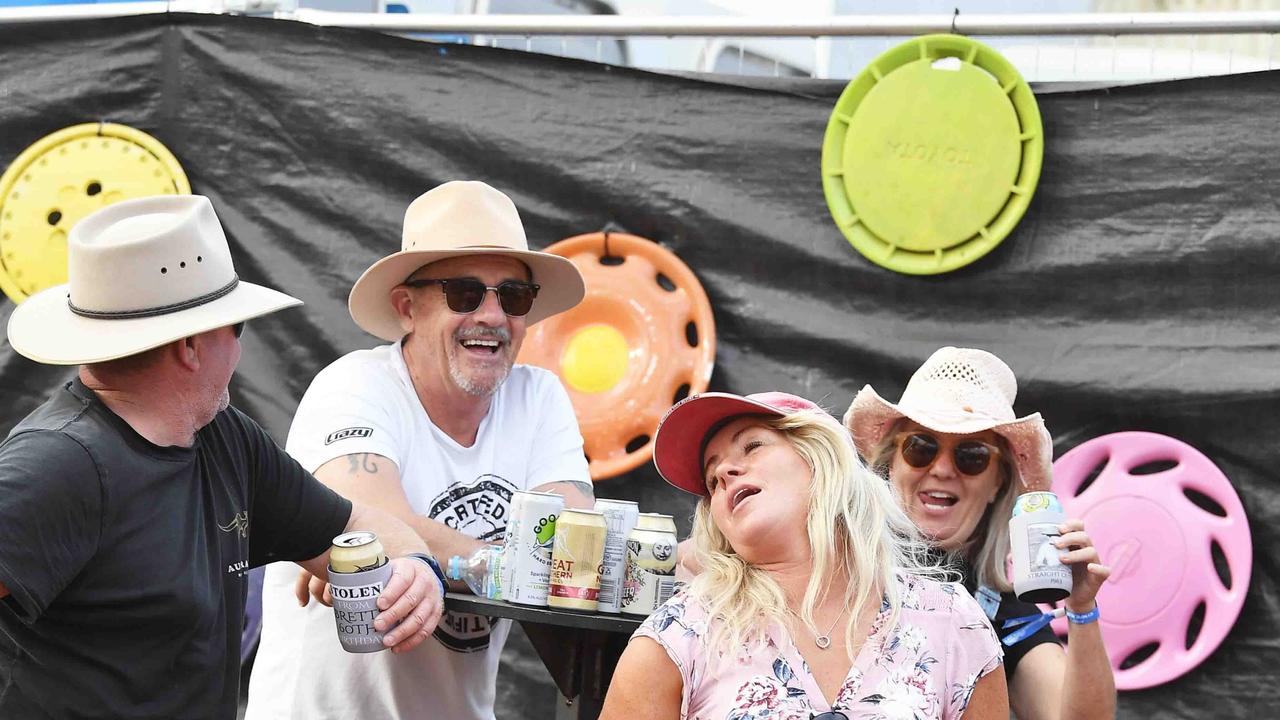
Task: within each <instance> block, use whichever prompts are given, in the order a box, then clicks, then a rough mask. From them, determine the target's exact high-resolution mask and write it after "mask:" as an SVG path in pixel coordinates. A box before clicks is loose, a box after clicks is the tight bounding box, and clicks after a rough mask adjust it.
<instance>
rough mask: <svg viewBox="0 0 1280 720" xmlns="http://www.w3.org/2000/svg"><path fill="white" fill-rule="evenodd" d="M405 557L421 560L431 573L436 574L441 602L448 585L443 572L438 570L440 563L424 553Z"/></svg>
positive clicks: (447, 590) (410, 554)
mask: <svg viewBox="0 0 1280 720" xmlns="http://www.w3.org/2000/svg"><path fill="white" fill-rule="evenodd" d="M405 557H408V558H413V559H414V560H421V561H422V562H424V563H426V564H427V567H429V568H431V572H433V573H435V574H436V580H439V581H440V598H441V599H442V600H443V599H444V596H445V594H446V593H448V592H449V583H448V582H446V581H445V579H444V571H443V570H441V569H440V563H438V562H436V559H435V558H433V557H431V556H430V555H428V554H426V553H409V554H408V555H405Z"/></svg>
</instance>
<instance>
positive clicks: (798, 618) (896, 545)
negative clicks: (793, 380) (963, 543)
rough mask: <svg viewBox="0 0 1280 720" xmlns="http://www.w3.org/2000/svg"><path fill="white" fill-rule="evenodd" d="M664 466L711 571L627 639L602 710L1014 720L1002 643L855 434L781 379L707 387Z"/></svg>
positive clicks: (664, 439) (668, 448) (673, 434)
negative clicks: (754, 389)
mask: <svg viewBox="0 0 1280 720" xmlns="http://www.w3.org/2000/svg"><path fill="white" fill-rule="evenodd" d="M654 463H655V464H656V465H657V467H658V472H659V473H661V474H662V476H663V478H664V479H666V481H667V482H668V483H671V484H672V485H674V486H676V487H677V488H680V489H681V490H685V491H686V492H690V493H693V494H695V495H698V496H699V497H700V498H701V499H700V501H699V502H698V506H697V511H696V514H695V516H694V525H693V538H694V539H693V547H694V552H695V553H696V556H697V557H696V559H697V561H698V563H697V564H698V565H699V566H700V567H701V568H702V572H701V573H700V574H699V575H698V576H697V578H695V579H694V580H693V582H692V583H691V585H690V586H689V589H688V590H687V591H685V592H682V593H679V594H677V595H676V596H675V597H673V598H671V599H670V600H669V601H668V602H667V603H665V604H664V605H662V606H661V607H660V608H658V610H656V611H655V612H654V613H653V614H652V615H650V617H649V619H648V620H646V621H645V623H644V624H643V625H642V626H641V627H640V629H639V630H638V631H637V632H636V634H635V636H634V637H633V638H632V640H631V643H630V645H629V646H628V647H627V650H626V651H625V652H624V653H623V655H622V658H621V660H620V662H619V663H618V667H617V670H616V672H615V674H614V677H613V683H612V684H611V686H610V688H609V695H608V697H607V698H606V699H605V706H604V711H603V714H602V717H603V718H607V719H608V720H620V719H622V718H632V717H649V718H677V717H678V718H682V719H683V718H692V717H699V718H715V719H716V720H722V719H723V720H733V719H747V718H766V717H768V718H783V719H786V718H797V719H802V720H809V719H810V718H813V717H818V718H822V719H823V720H843V719H846V718H862V717H866V718H871V717H908V718H960V717H964V718H970V719H972V718H999V719H1000V720H1004V718H1007V717H1008V712H1009V711H1008V707H1009V706H1008V699H1007V697H1006V694H1005V681H1004V674H1003V673H1001V672H993V671H995V670H997V668H998V667H999V665H1000V648H999V644H998V643H997V641H996V638H995V635H994V633H992V631H991V628H990V625H989V624H988V622H987V620H986V618H985V617H983V615H982V610H981V609H980V608H979V607H978V605H977V603H975V602H974V601H973V598H972V597H970V596H969V595H968V594H967V593H965V592H963V591H962V590H960V589H959V588H958V586H956V585H954V584H951V583H944V582H939V581H938V580H936V579H934V578H933V577H931V576H932V575H936V574H937V571H936V569H935V570H930V569H927V568H923V567H920V566H918V565H917V563H916V561H915V559H914V558H915V557H916V556H917V554H918V552H917V551H918V550H920V549H921V546H920V545H919V544H916V543H913V542H912V541H911V540H909V538H912V537H915V536H916V535H915V531H914V528H913V527H912V526H911V523H910V520H909V519H908V518H907V516H906V514H905V513H903V512H902V510H901V509H899V508H898V507H897V505H896V504H895V503H894V501H893V497H892V494H891V493H890V492H889V489H888V488H887V487H886V486H885V484H884V483H883V482H882V481H881V480H880V479H879V478H877V477H876V476H875V475H874V474H872V473H871V472H869V471H868V470H867V468H866V467H865V466H863V464H862V463H861V462H860V461H859V460H858V457H857V454H856V453H855V451H854V448H853V445H852V443H851V442H850V441H849V437H848V434H847V433H846V432H845V431H844V429H843V428H842V427H840V424H839V423H838V422H837V421H836V420H835V419H834V418H832V417H831V416H830V415H828V414H827V413H826V412H824V411H822V410H821V409H820V408H818V407H817V406H816V405H814V404H813V403H811V402H809V401H808V400H805V399H803V398H799V397H796V396H794V395H788V394H786V393H778V392H771V393H761V394H757V395H749V396H746V397H740V396H737V395H729V394H724V393H705V394H703V395H699V396H696V397H693V398H690V399H688V400H685V401H683V402H681V403H680V404H677V405H676V406H675V407H673V408H672V409H671V410H670V411H668V412H667V415H666V417H665V418H664V419H663V421H662V423H661V424H660V425H659V426H658V431H657V434H656V437H655V441H654Z"/></svg>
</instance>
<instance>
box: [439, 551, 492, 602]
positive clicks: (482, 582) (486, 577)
mask: <svg viewBox="0 0 1280 720" xmlns="http://www.w3.org/2000/svg"><path fill="white" fill-rule="evenodd" d="M502 550H503V548H502V546H501V545H485V546H484V547H482V548H480V549H479V550H476V551H475V552H474V553H472V554H471V557H462V556H461V555H454V556H453V557H451V558H449V569H448V570H447V571H446V574H447V575H448V576H449V579H450V580H462V581H463V582H465V583H466V584H467V587H469V588H471V592H472V594H474V595H475V596H476V597H482V598H488V599H490V600H501V599H502V554H503V553H502Z"/></svg>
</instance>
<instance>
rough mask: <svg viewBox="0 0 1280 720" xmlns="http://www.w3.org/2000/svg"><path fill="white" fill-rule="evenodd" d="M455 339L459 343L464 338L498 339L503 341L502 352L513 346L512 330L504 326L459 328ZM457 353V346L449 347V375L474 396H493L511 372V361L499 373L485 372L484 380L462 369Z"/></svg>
mask: <svg viewBox="0 0 1280 720" xmlns="http://www.w3.org/2000/svg"><path fill="white" fill-rule="evenodd" d="M453 339H454V342H457V343H461V342H462V341H463V340H497V341H499V342H501V343H502V348H499V351H500V352H501V351H504V349H509V348H510V347H511V331H510V330H508V329H506V328H503V327H498V328H492V327H483V326H477V327H471V328H465V329H459V330H458V331H457V332H455V333H454V334H453ZM457 353H458V349H457V347H456V346H455V347H452V348H450V349H449V377H451V378H452V379H453V382H454V384H455V385H457V386H458V388H459V389H460V390H462V391H463V392H465V393H466V394H468V395H471V396H473V397H480V398H484V397H491V396H492V395H493V394H494V393H496V392H497V391H498V388H499V387H501V386H502V383H503V382H505V381H506V379H507V376H508V375H510V374H511V363H510V362H507V363H505V364H504V365H503V367H502V370H501V372H499V373H495V374H493V375H489V374H487V373H484V375H485V376H486V377H485V378H484V379H483V380H482V379H479V378H476V377H472V376H470V375H467V374H466V373H464V372H463V371H462V367H461V363H459V362H458V356H457Z"/></svg>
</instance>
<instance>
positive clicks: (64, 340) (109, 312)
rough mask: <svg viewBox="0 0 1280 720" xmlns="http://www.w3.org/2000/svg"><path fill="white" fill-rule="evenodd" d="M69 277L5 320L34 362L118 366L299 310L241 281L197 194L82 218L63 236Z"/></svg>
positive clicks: (12, 339) (292, 301)
mask: <svg viewBox="0 0 1280 720" xmlns="http://www.w3.org/2000/svg"><path fill="white" fill-rule="evenodd" d="M67 277H68V281H67V283H66V284H63V285H56V286H54V287H51V288H48V289H46V290H43V291H42V292H39V293H36V294H35V295H32V296H31V297H30V298H27V301H26V302H24V303H22V304H21V305H19V306H18V307H17V308H15V309H14V311H13V314H12V315H10V316H9V326H8V334H9V344H10V345H12V346H13V349H14V350H16V351H17V352H19V353H20V354H22V355H24V356H26V357H28V358H30V359H32V360H35V361H36V362H40V363H45V364H48V365H83V364H88V363H96V362H105V361H108V360H115V359H118V358H123V357H128V356H130V355H136V354H138V353H141V352H143V351H146V350H150V349H152V348H156V347H159V346H161V345H164V344H166V343H170V342H173V341H174V340H180V339H182V338H185V337H189V336H191V335H197V334H199V333H202V332H205V331H208V330H213V329H215V328H220V327H225V326H228V325H235V324H236V323H240V322H244V321H245V320H250V319H252V318H255V317H259V316H261V315H266V314H268V313H273V312H275V311H277V310H281V309H283V308H287V307H292V306H294V305H301V304H302V301H301V300H298V299H297V298H294V297H290V296H288V295H285V294H284V293H281V292H276V291H275V290H272V289H270V288H265V287H262V286H260V285H254V284H253V283H247V282H244V281H243V280H240V278H239V276H237V275H236V270H235V267H234V266H233V265H232V263H231V251H230V249H229V248H228V247H227V238H226V235H225V234H223V231H222V225H221V223H219V222H218V216H217V215H216V214H215V213H214V211H213V205H212V203H210V202H209V199H208V198H206V197H203V196H201V195H161V196H157V197H147V198H139V199H136V200H125V201H123V202H119V203H115V204H113V205H109V206H107V207H105V208H102V209H101V210H98V211H96V212H94V213H92V214H91V215H89V216H87V217H85V218H84V219H83V220H81V221H80V222H78V223H76V225H75V226H74V227H73V228H72V229H71V233H70V235H69V236H68V237H67Z"/></svg>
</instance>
